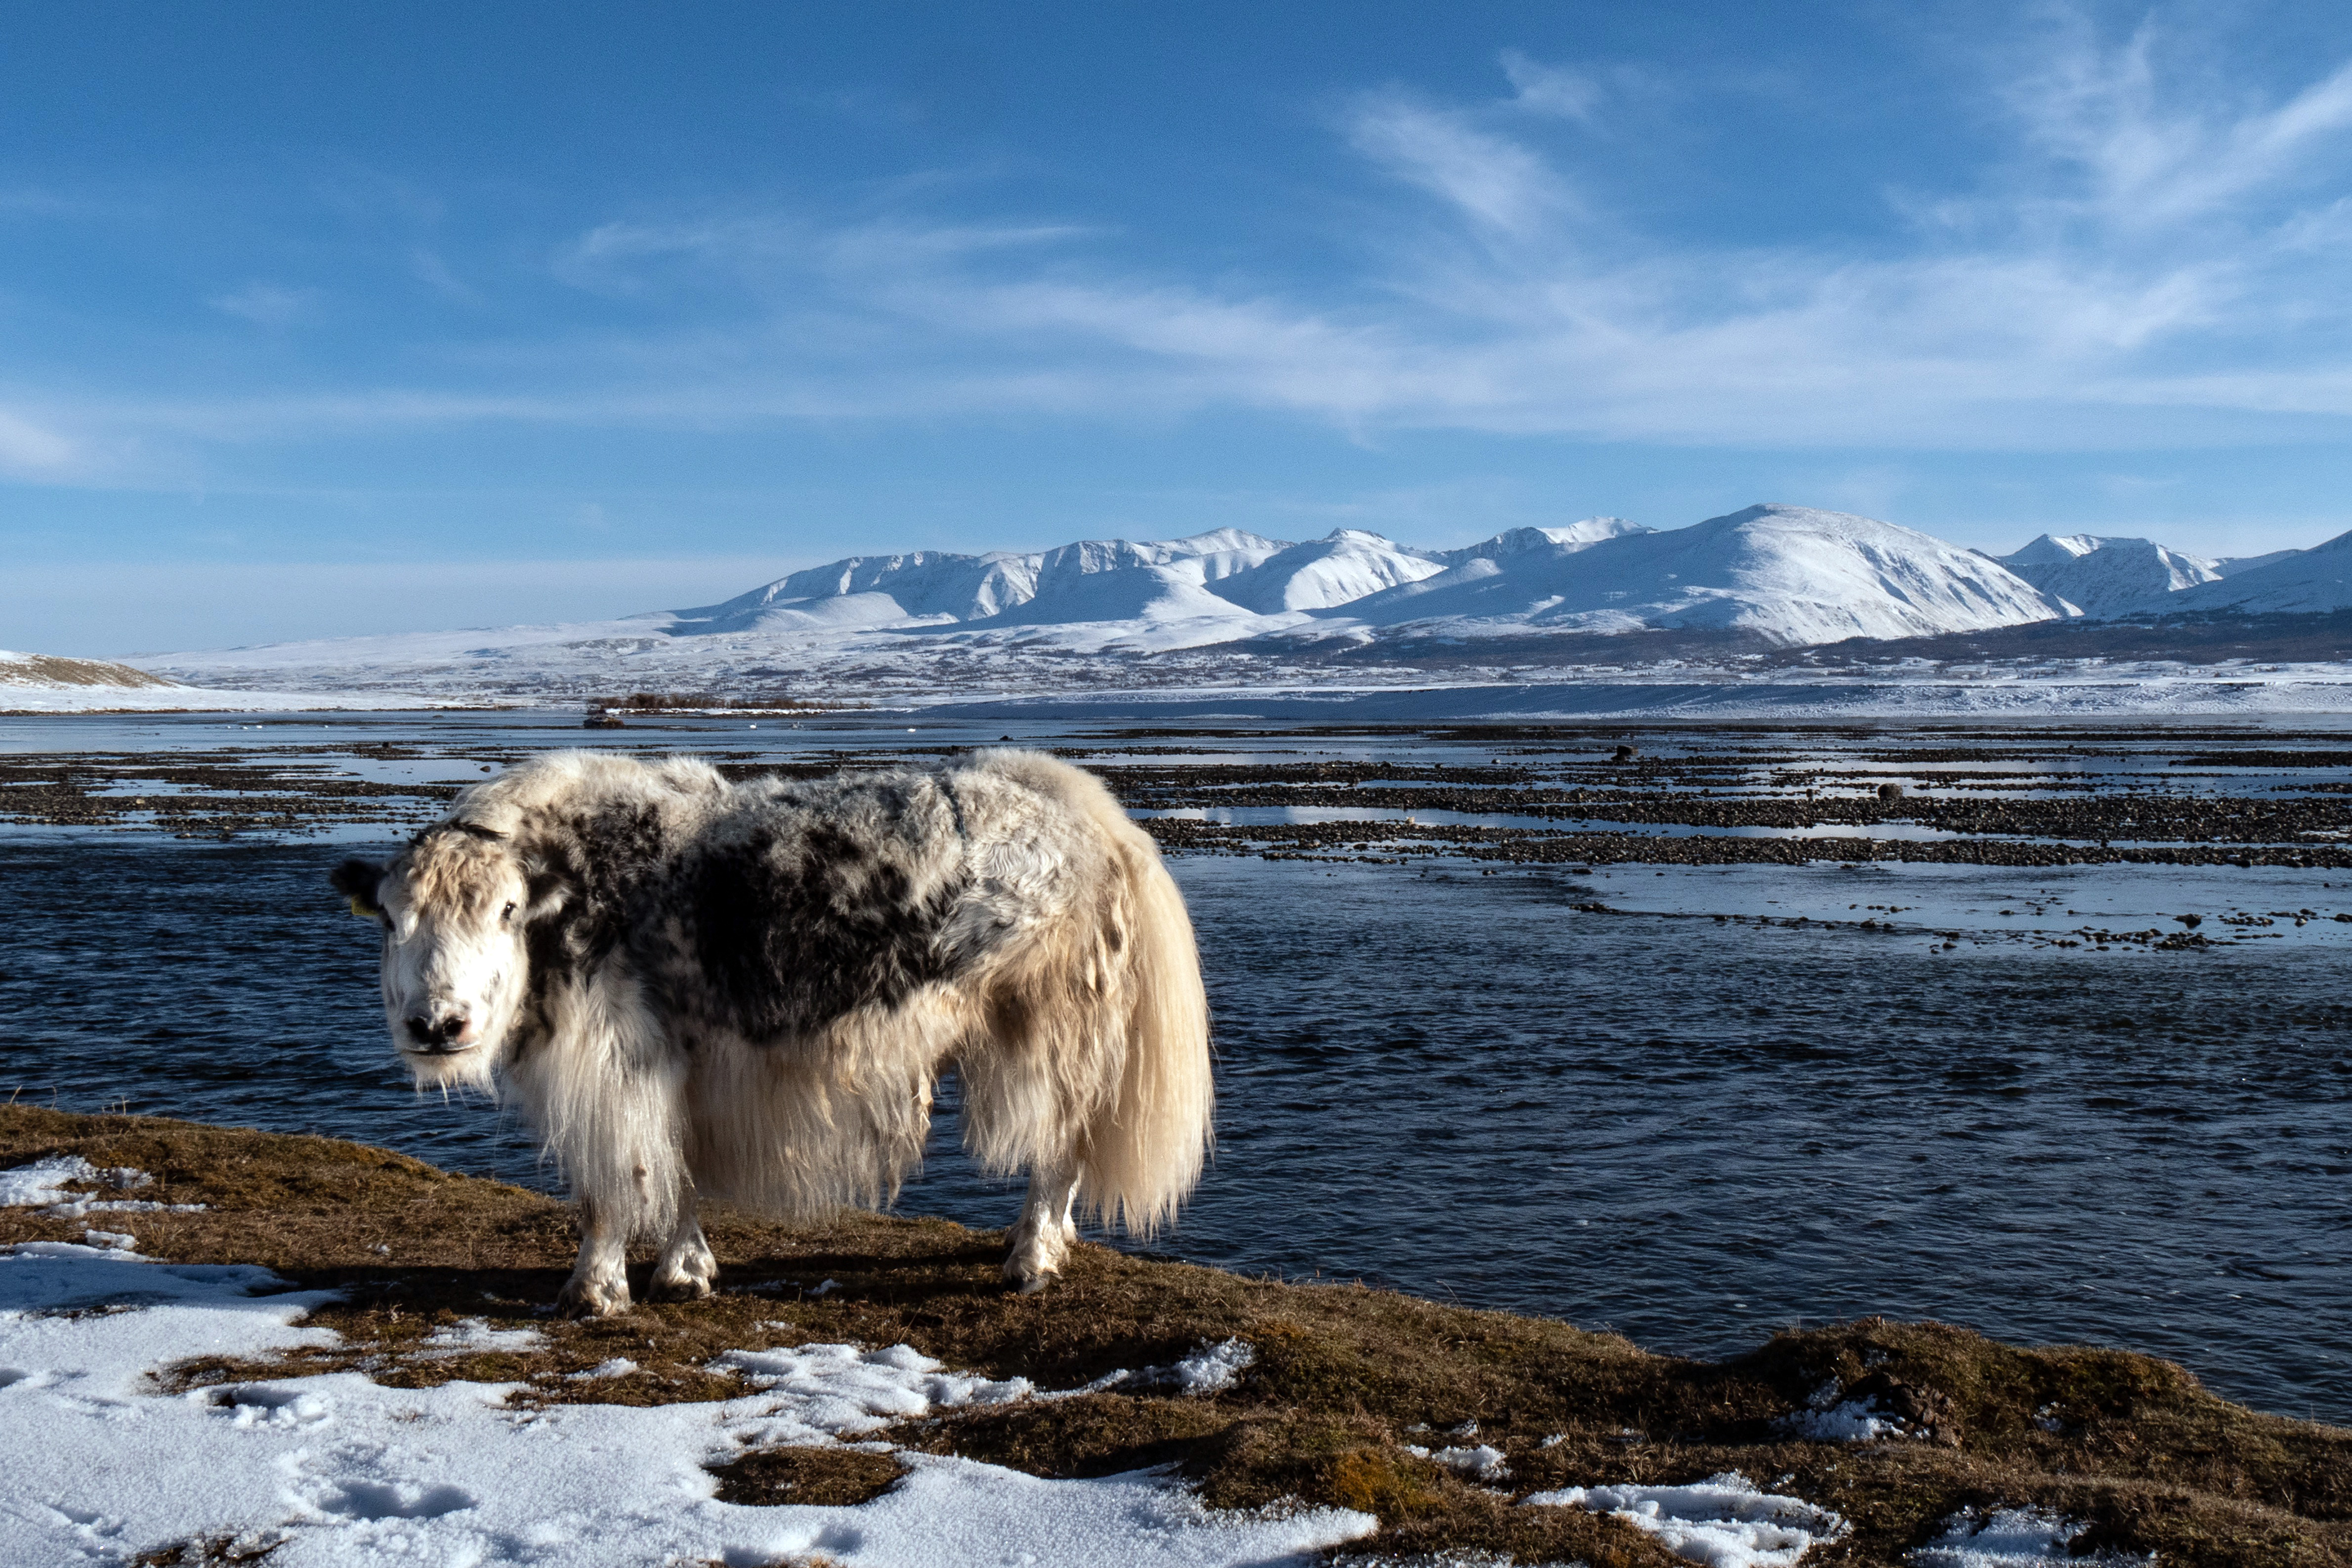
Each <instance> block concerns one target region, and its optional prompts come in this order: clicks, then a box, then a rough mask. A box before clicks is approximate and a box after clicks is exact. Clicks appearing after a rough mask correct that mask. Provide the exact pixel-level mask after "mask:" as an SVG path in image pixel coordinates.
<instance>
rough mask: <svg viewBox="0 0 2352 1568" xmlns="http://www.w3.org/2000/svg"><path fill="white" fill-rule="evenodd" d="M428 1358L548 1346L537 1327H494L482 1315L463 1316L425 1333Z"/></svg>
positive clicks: (425, 1350)
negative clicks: (475, 1316) (474, 1316)
mask: <svg viewBox="0 0 2352 1568" xmlns="http://www.w3.org/2000/svg"><path fill="white" fill-rule="evenodd" d="M424 1345H425V1349H424V1351H423V1352H421V1353H423V1354H424V1355H425V1356H426V1357H427V1358H438V1357H443V1356H453V1355H478V1354H479V1353H480V1352H484V1351H511V1352H523V1351H535V1350H543V1349H545V1348H546V1346H547V1336H546V1335H545V1334H542V1333H541V1332H540V1331H538V1330H537V1329H494V1328H492V1327H490V1325H489V1324H488V1323H487V1322H485V1321H483V1320H481V1319H480V1318H460V1319H458V1320H457V1321H456V1322H454V1323H449V1324H446V1325H445V1326H443V1327H441V1328H437V1329H436V1330H434V1331H432V1332H431V1333H429V1334H427V1335H425V1339H424Z"/></svg>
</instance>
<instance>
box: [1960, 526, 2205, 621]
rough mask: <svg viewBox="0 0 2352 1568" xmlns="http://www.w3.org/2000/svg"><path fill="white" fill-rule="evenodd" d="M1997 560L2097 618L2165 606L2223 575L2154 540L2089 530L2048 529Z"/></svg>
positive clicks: (2196, 557) (2201, 559) (2195, 557)
mask: <svg viewBox="0 0 2352 1568" xmlns="http://www.w3.org/2000/svg"><path fill="white" fill-rule="evenodd" d="M1994 559H1996V560H1998V561H1999V562H2000V563H2001V564H2002V565H2004V566H2006V567H2008V568H2009V569H2010V570H2011V572H2014V573H2016V574H2018V575H2019V576H2020V577H2022V578H2024V579H2025V580H2026V581H2027V582H2029V583H2031V584H2033V585H2034V586H2035V587H2037V588H2039V589H2041V590H2042V592H2043V593H2044V594H2047V595H2051V596H2052V597H2053V598H2059V599H2063V600H2065V601H2066V602H2067V603H2068V604H2070V605H2074V607H2075V608H2076V609H2079V610H2080V611H2082V612H2083V614H2084V615H2086V616H2093V617H2095V618H2105V617H2107V616H2124V615H2134V614H2140V613H2145V612H2147V611H2148V610H2151V609H2161V608H2162V607H2163V605H2164V601H2166V600H2167V599H2168V598H2169V597H2170V596H2171V595H2174V594H2177V593H2179V592H2180V591H2181V590H2182V589H2184V588H2194V587H2195V586H2197V585H2198V584H2200V583H2213V582H2219V581H2220V580H2221V572H2220V571H2219V570H2217V568H2216V563H2214V562H2211V561H2209V560H2207V559H2205V558H2204V557H2203V556H2201V555H2185V554H2183V553H2181V552H2179V551H2177V550H2168V549H2166V548H2165V547H2164V546H2163V545H2161V544H2158V543H2157V542H2155V541H2154V540H2152V539H2103V538H2100V537H2099V536H2097V535H2095V534H2089V533H2067V534H2051V533H2045V534H2043V535H2042V537H2041V538H2039V539H2037V540H2035V541H2034V542H2032V543H2031V544H2029V545H2027V546H2026V547H2025V548H2024V549H2022V550H2020V551H2016V552H2013V553H2011V554H2008V555H2000V556H1996V557H1994Z"/></svg>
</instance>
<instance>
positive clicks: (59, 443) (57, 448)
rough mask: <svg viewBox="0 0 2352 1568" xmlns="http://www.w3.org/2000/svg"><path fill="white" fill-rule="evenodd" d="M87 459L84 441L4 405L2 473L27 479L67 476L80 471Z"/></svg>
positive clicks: (0, 441)
mask: <svg viewBox="0 0 2352 1568" xmlns="http://www.w3.org/2000/svg"><path fill="white" fill-rule="evenodd" d="M87 462H88V455H87V453H86V452H85V451H84V450H83V448H82V446H81V443H79V442H78V441H76V440H74V439H73V438H72V437H68V436H66V435H63V434H61V433H60V432H58V431H57V430H56V429H53V428H51V427H49V426H47V425H46V424H42V423H37V422H36V421H34V420H33V419H30V418H27V417H26V416H23V415H20V414H16V413H12V412H11V411H9V410H8V409H6V408H0V474H7V475H10V476H12V477H14V478H16V479H66V478H70V477H73V476H74V475H76V474H78V473H79V472H80V471H81V470H82V469H83V468H84V467H85V466H86V465H87Z"/></svg>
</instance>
